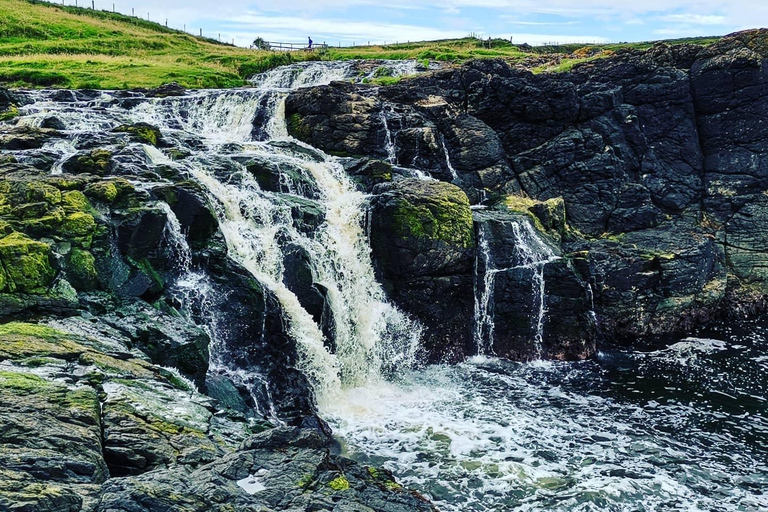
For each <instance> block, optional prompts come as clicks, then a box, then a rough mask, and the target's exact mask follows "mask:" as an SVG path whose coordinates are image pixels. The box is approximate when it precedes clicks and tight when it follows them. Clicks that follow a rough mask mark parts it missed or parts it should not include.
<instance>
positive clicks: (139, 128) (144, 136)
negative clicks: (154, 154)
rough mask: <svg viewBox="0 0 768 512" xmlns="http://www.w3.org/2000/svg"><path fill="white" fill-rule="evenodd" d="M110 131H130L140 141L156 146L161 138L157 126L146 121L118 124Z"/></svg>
mask: <svg viewBox="0 0 768 512" xmlns="http://www.w3.org/2000/svg"><path fill="white" fill-rule="evenodd" d="M112 131H114V132H117V133H130V134H132V135H135V136H136V138H138V139H139V140H140V141H142V142H145V143H147V144H151V145H153V146H157V145H158V143H159V142H160V140H161V139H162V134H161V133H160V130H159V129H158V128H157V127H155V126H152V125H151V124H147V123H136V124H124V125H122V126H118V127H117V128H115V129H114V130H112Z"/></svg>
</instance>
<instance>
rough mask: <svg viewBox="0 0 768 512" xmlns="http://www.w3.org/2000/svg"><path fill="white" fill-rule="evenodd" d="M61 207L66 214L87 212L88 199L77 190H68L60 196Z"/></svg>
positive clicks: (88, 207) (88, 206) (89, 205)
mask: <svg viewBox="0 0 768 512" xmlns="http://www.w3.org/2000/svg"><path fill="white" fill-rule="evenodd" d="M61 200H62V206H63V207H64V210H65V211H66V212H67V213H74V212H82V211H87V210H88V209H90V207H91V203H89V202H88V198H86V197H85V194H83V193H82V192H80V191H79V190H70V191H69V192H65V193H64V194H62V196H61Z"/></svg>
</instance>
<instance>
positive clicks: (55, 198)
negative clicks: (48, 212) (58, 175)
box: [19, 181, 61, 206]
mask: <svg viewBox="0 0 768 512" xmlns="http://www.w3.org/2000/svg"><path fill="white" fill-rule="evenodd" d="M25 192H26V198H25V201H23V202H26V203H35V202H40V201H42V202H46V203H48V204H50V205H52V206H53V205H58V204H59V203H61V191H60V190H59V189H58V188H56V187H54V186H53V185H49V184H48V183H44V182H42V181H31V182H29V183H27V184H26V187H25ZM19 202H21V201H19Z"/></svg>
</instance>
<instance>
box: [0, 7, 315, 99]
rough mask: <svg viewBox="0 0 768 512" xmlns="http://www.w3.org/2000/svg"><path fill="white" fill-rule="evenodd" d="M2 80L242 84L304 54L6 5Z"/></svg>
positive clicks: (99, 15) (118, 18)
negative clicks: (286, 52)
mask: <svg viewBox="0 0 768 512" xmlns="http://www.w3.org/2000/svg"><path fill="white" fill-rule="evenodd" d="M0 20H2V22H1V23H0V82H2V83H5V84H8V85H11V86H25V87H29V86H32V87H69V88H102V89H121V88H128V87H155V86H158V85H161V84H163V83H167V82H171V81H175V82H179V83H180V84H182V85H184V86H187V87H196V88H201V87H236V86H240V85H244V83H245V81H244V79H245V78H247V77H248V76H250V75H253V74H254V73H257V72H260V71H263V70H266V69H270V68H273V67H275V66H278V65H281V64H287V63H290V62H291V61H293V60H295V59H297V58H304V57H306V56H305V55H301V54H300V53H296V54H290V55H289V54H285V53H275V52H266V51H254V50H249V49H246V48H238V47H235V46H232V45H226V44H221V43H219V42H217V41H213V40H210V39H204V38H200V37H194V36H191V35H189V34H186V33H184V32H180V31H177V30H171V29H168V28H166V27H164V26H162V25H159V24H157V23H151V22H148V21H145V20H141V19H138V18H132V17H129V16H123V15H121V14H114V13H111V12H104V11H98V10H97V11H93V10H90V9H82V8H80V9H78V8H74V7H63V6H59V5H52V4H48V3H43V2H35V1H27V0H0Z"/></svg>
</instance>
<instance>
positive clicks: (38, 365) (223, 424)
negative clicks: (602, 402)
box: [0, 30, 768, 512]
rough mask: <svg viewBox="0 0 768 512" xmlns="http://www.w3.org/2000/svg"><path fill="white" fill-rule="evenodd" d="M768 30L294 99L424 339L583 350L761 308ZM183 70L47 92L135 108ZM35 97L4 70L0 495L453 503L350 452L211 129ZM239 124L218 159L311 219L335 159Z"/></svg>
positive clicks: (324, 321)
mask: <svg viewBox="0 0 768 512" xmlns="http://www.w3.org/2000/svg"><path fill="white" fill-rule="evenodd" d="M766 41H768V31H766V30H759V31H749V32H743V33H739V34H735V35H732V36H729V37H726V38H724V39H723V40H722V41H720V42H718V43H716V44H714V45H712V46H710V47H707V48H701V47H696V46H675V47H668V46H664V45H659V46H656V47H654V48H652V49H651V50H649V51H647V52H626V53H623V54H620V55H616V56H613V57H610V58H607V59H600V60H595V61H592V62H590V63H588V64H584V65H581V66H577V67H576V68H574V70H573V71H572V72H569V73H564V74H559V75H554V74H543V75H533V74H531V73H529V72H526V71H521V70H515V69H512V68H511V67H510V66H508V65H507V64H506V63H504V62H501V61H493V60H487V61H473V62H469V63H467V64H465V65H463V66H461V67H460V68H455V69H448V70H440V71H436V72H433V73H429V74H425V75H423V76H419V77H415V78H408V79H404V80H401V81H400V82H399V83H397V84H395V85H392V86H388V87H378V86H375V85H370V84H353V83H349V82H333V83H331V84H330V85H327V86H320V87H312V88H307V89H299V90H296V91H294V92H293V93H291V95H289V97H288V98H287V100H286V104H285V117H286V124H287V128H288V130H289V132H290V133H291V134H292V135H293V136H294V137H296V138H297V139H299V140H302V141H304V142H306V143H309V144H311V145H312V146H314V147H316V148H319V149H321V150H323V151H325V152H327V153H330V154H334V155H337V156H339V157H340V161H341V162H342V164H343V166H344V169H345V171H346V173H347V174H348V175H349V176H351V177H352V178H353V179H354V180H355V181H356V183H357V184H358V186H359V188H360V189H361V190H364V191H365V192H366V193H367V194H369V196H370V197H369V201H370V206H369V209H368V226H367V227H368V228H369V233H370V235H369V238H370V243H371V251H372V257H373V262H374V264H375V268H376V272H377V276H378V278H379V280H380V281H381V282H382V283H383V286H384V289H385V291H386V292H387V295H388V297H389V298H390V299H391V300H392V301H393V302H394V303H395V304H397V305H398V306H399V307H400V308H401V309H402V310H403V311H405V312H406V313H408V314H409V315H411V316H412V317H413V318H416V319H418V320H419V322H420V324H421V325H422V326H423V329H424V330H423V344H422V347H421V349H422V352H423V353H422V354H421V358H422V360H424V361H448V362H455V361H461V360H463V359H464V358H466V357H468V356H471V355H474V354H476V353H477V352H478V351H481V352H484V353H486V354H495V355H498V356H501V357H508V358H512V359H517V360H528V359H533V358H550V359H583V358H588V357H590V356H591V355H592V354H594V352H595V350H596V349H597V347H598V345H599V344H600V343H623V344H629V345H631V344H632V343H633V341H634V340H636V339H637V338H638V337H642V336H651V335H665V334H670V333H680V332H687V331H689V330H691V329H693V328H694V327H697V326H700V325H702V324H704V323H706V322H708V321H710V320H711V319H714V318H722V317H727V316H728V315H734V316H740V317H741V316H745V315H753V316H754V315H757V314H760V313H763V312H765V310H766V305H767V304H768V301H766V296H768V274H767V273H766V272H765V268H766V267H768V232H766V231H765V230H764V229H763V227H764V225H765V222H766V217H767V216H768V208H766V206H768V204H767V203H766V202H767V201H768V199H766V198H767V197H768V192H767V191H768V149H767V148H768V144H767V142H768V124H765V123H764V122H763V121H762V120H763V119H764V118H766V117H768V66H767V65H766V58H767V57H768V43H766ZM46 94H48V93H46ZM185 94H186V93H185V91H183V90H179V89H178V88H174V87H170V88H165V89H163V90H159V91H143V92H140V91H124V92H116V93H114V94H112V95H111V96H110V97H109V99H108V100H107V101H108V103H107V104H104V103H99V102H101V101H104V100H102V99H100V98H102V94H101V93H100V92H97V91H53V92H50V94H49V95H48V96H46V101H50V102H54V103H57V104H64V105H68V104H72V105H75V104H78V105H89V108H91V105H92V108H93V109H94V112H96V111H98V110H99V109H108V108H112V109H116V110H118V111H121V112H122V111H123V110H126V111H127V110H128V109H131V108H133V107H135V106H136V105H140V104H142V103H143V102H146V101H147V99H148V98H152V97H158V96H164V95H170V96H172V97H179V98H182V99H183V98H184V97H185ZM190 101H193V100H190ZM32 103H33V94H32V93H31V92H25V91H7V90H4V89H0V120H2V122H0V149H1V150H2V153H0V263H1V265H0V319H2V322H3V323H2V324H1V325H0V416H1V417H2V418H3V422H2V426H0V462H2V469H1V470H0V473H2V476H3V478H2V479H1V481H0V506H1V507H4V508H7V509H8V510H14V511H17V512H21V511H67V512H69V511H72V512H74V511H104V512H106V511H110V512H112V511H114V512H117V511H130V512H134V511H136V512H139V511H154V510H200V511H203V510H220V511H226V510H254V511H256V510H333V511H336V512H344V511H368V510H374V511H393V512H394V511H406V510H408V511H414V510H432V509H433V507H432V505H430V504H429V503H428V502H427V501H426V500H425V499H424V498H422V497H421V496H419V495H418V494H417V493H415V492H412V491H409V490H406V489H403V488H402V487H401V486H400V485H399V484H397V483H396V482H395V481H394V479H393V477H392V475H391V474H389V473H388V472H387V471H385V470H382V469H378V468H375V467H372V466H363V465H360V464H357V463H355V462H352V461H350V460H348V459H345V458H344V457H341V456H340V455H339V454H338V449H337V448H338V447H337V446H335V444H334V441H333V439H332V437H331V434H330V432H329V429H328V427H327V425H326V424H325V423H324V422H323V420H322V419H321V418H319V417H318V416H317V412H316V404H315V397H314V394H313V392H312V386H311V384H310V380H309V377H308V376H307V375H305V373H303V372H302V371H301V369H300V368H299V359H300V357H301V356H300V353H299V349H298V348H297V344H296V342H295V341H294V339H292V336H291V333H290V329H289V325H288V324H289V322H288V321H287V320H286V315H285V312H284V310H283V308H282V306H281V303H280V300H279V298H278V297H277V296H276V295H275V293H274V292H273V291H271V290H270V289H269V288H268V287H267V286H265V285H264V284H263V283H261V282H259V281H258V280H257V279H256V278H254V276H253V275H252V273H251V272H249V271H248V270H247V269H246V268H245V267H244V266H243V265H241V264H238V263H237V262H236V261H235V260H234V259H233V258H232V257H231V254H229V249H228V246H227V244H226V242H225V237H224V234H223V233H222V229H221V225H220V223H219V221H218V220H217V212H216V206H215V205H214V204H212V202H211V200H210V197H209V196H208V195H207V194H206V193H205V191H204V190H203V187H202V186H201V185H200V183H199V182H197V181H195V180H194V179H192V178H191V177H190V175H188V174H185V173H182V172H180V171H179V169H178V168H177V167H176V166H175V165H174V164H173V163H174V162H183V161H184V160H185V159H186V158H188V157H189V155H188V154H187V153H185V148H196V147H204V146H203V144H202V142H201V139H200V138H199V137H195V136H193V135H192V134H185V135H183V137H185V139H184V140H183V141H182V142H183V144H181V143H179V139H178V137H180V135H178V134H177V133H175V134H174V135H173V137H176V138H174V139H173V140H171V138H170V136H169V134H168V133H164V132H163V130H160V129H159V128H158V127H157V126H154V125H151V124H147V123H135V122H134V123H125V124H119V125H114V126H109V127H108V128H104V129H94V130H92V131H90V132H88V133H78V134H77V135H76V136H72V135H71V134H68V132H67V130H68V127H67V125H66V122H65V120H64V119H62V118H60V117H57V116H56V115H50V116H48V117H45V118H42V119H40V122H39V123H38V124H35V125H30V124H29V123H25V122H24V116H23V115H21V116H20V115H19V109H20V108H22V109H23V107H24V106H25V105H29V104H32ZM263 122H264V120H263V119H262V120H260V119H259V118H258V116H257V118H256V119H254V120H253V123H254V126H253V132H252V135H253V137H254V138H256V139H258V137H259V136H260V134H261V133H262V132H263V128H264V127H263V126H262V125H261V124H259V123H263ZM56 141H61V142H62V143H67V144H70V146H71V153H65V154H64V157H62V155H61V154H60V153H56V152H54V151H52V150H51V147H52V144H54V143H55V142H56ZM270 144H272V145H273V146H272V147H273V148H277V149H279V150H280V151H283V152H286V153H288V152H294V153H296V154H302V155H304V156H305V157H306V158H307V159H308V160H310V161H311V160H312V159H315V160H317V161H320V160H322V157H321V156H318V155H317V154H315V153H313V152H312V151H311V150H310V149H308V148H307V147H306V146H304V145H298V144H294V143H290V142H285V141H281V142H271V143H270ZM67 147H69V146H67ZM240 149H241V148H239V147H238V144H237V143H234V142H233V143H231V144H229V146H228V151H231V153H232V154H233V155H234V156H232V161H234V162H237V164H238V165H239V167H237V168H236V169H235V167H234V166H227V165H225V164H221V163H220V162H213V163H209V164H208V165H209V167H210V168H211V169H212V170H211V172H212V173H215V174H216V175H217V176H221V177H223V178H222V179H227V180H233V181H236V180H238V179H244V178H243V177H242V176H241V175H242V174H244V173H246V174H247V175H248V176H250V178H248V179H254V180H256V181H257V182H258V185H259V187H261V189H262V190H264V191H268V192H269V193H272V194H274V195H275V196H276V197H280V198H281V200H282V201H285V204H288V205H289V210H290V212H291V215H292V217H293V222H294V226H295V228H296V229H297V230H299V231H301V232H312V231H313V230H315V229H317V228H318V226H319V225H320V224H321V223H322V222H323V221H324V216H325V213H324V211H323V210H322V208H320V206H319V200H320V197H321V194H320V193H319V192H318V187H317V183H316V182H315V181H314V178H312V177H311V176H309V175H306V174H302V172H301V170H300V169H294V168H291V167H290V166H286V165H282V166H281V165H274V164H272V163H271V162H269V161H263V160H261V159H259V158H256V157H254V156H252V155H250V156H249V155H248V154H247V152H242V151H240ZM68 151H69V150H68ZM414 169H416V170H419V171H420V172H421V173H428V175H429V178H430V179H424V176H423V175H420V174H419V173H416V172H415V170H414ZM295 190H301V191H302V194H301V197H299V195H297V194H295V193H289V192H291V191H295ZM179 236H181V238H182V239H183V240H181V241H180V240H177V239H176V238H178V237H179ZM174 237H176V238H174ZM282 264H283V265H285V267H286V269H287V270H286V274H285V282H286V286H287V287H288V288H289V289H290V291H291V292H293V293H294V294H295V295H296V296H297V297H298V300H299V301H300V303H301V306H302V307H303V308H304V309H305V310H306V311H307V313H308V314H309V315H310V316H311V318H312V319H313V320H314V321H315V322H316V323H317V325H318V328H319V329H321V331H322V333H323V335H324V336H325V337H326V338H327V340H328V341H329V345H330V346H332V345H333V338H334V323H333V318H331V317H332V314H331V312H329V299H328V293H329V292H328V290H327V289H326V288H324V287H323V286H322V285H321V283H317V282H315V280H314V273H313V269H312V268H311V264H310V261H309V258H308V256H307V255H306V254H305V253H304V252H303V249H302V248H301V247H297V246H290V245H288V246H287V247H286V248H285V250H284V261H283V262H282ZM190 268H194V269H196V271H197V272H198V273H199V276H201V277H200V279H204V283H205V286H206V290H207V293H208V295H206V296H205V297H204V299H205V300H209V299H210V300H211V301H213V302H215V304H216V316H217V319H218V322H219V324H220V325H222V326H224V327H223V328H222V329H221V331H219V334H220V336H219V337H217V339H216V340H215V342H216V343H217V346H216V347H215V350H213V348H214V347H212V346H211V344H212V343H213V342H214V341H213V340H212V338H211V335H210V332H209V331H208V330H206V329H205V328H204V327H203V326H204V325H206V321H209V320H210V319H208V318H207V317H206V315H207V314H208V311H207V309H206V308H209V307H210V304H207V303H206V304H203V303H202V302H204V301H203V299H199V300H198V302H194V301H192V302H190V304H191V305H189V304H187V305H186V306H185V307H186V308H187V309H186V311H185V313H184V314H182V312H181V310H182V304H181V303H180V298H179V297H180V296H181V295H183V293H185V290H189V289H195V288H201V287H202V284H201V283H202V282H203V281H200V283H192V284H187V285H186V286H187V287H188V288H180V287H181V285H180V284H179V281H180V276H181V275H182V274H184V273H185V272H186V273H187V274H189V269H190ZM187 274H184V275H187ZM189 275H192V274H189ZM195 275H196V274H195ZM201 301H202V302H201ZM478 337H480V338H482V339H484V340H486V341H487V343H488V345H487V346H478V343H477V338H478ZM211 354H217V356H216V357H221V355H222V354H225V355H226V359H225V362H226V364H222V361H223V359H221V360H219V359H217V360H212V359H211ZM278 424H279V425H278ZM252 491H253V492H252Z"/></svg>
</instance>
